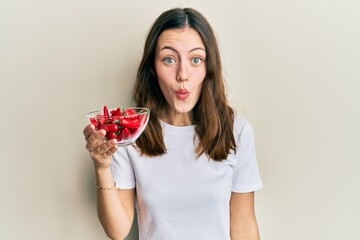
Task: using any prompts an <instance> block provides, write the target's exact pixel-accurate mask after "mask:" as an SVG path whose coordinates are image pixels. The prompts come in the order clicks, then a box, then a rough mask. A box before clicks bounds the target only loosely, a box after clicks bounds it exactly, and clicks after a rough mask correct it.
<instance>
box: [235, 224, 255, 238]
mask: <svg viewBox="0 0 360 240" xmlns="http://www.w3.org/2000/svg"><path fill="white" fill-rule="evenodd" d="M259 239H260V236H259V230H258V228H257V227H254V228H249V229H244V230H240V231H236V232H231V240H259Z"/></svg>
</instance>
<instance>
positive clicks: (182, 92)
mask: <svg viewBox="0 0 360 240" xmlns="http://www.w3.org/2000/svg"><path fill="white" fill-rule="evenodd" d="M175 93H176V97H177V98H178V99H179V100H185V99H187V98H188V97H189V91H188V90H187V89H186V88H184V89H179V90H177V91H176V92H175Z"/></svg>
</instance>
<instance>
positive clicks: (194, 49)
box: [160, 46, 206, 53]
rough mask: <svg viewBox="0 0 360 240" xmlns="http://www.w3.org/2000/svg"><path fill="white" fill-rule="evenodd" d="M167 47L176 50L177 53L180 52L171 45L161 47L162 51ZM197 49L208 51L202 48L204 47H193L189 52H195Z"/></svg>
mask: <svg viewBox="0 0 360 240" xmlns="http://www.w3.org/2000/svg"><path fill="white" fill-rule="evenodd" d="M165 49H169V50H172V51H174V52H176V53H179V52H178V51H177V50H176V49H175V48H173V47H170V46H165V47H163V48H161V49H160V52H161V51H162V50H165ZM196 50H202V51H204V52H205V53H206V51H205V49H204V48H202V47H196V48H193V49H191V50H190V51H189V53H191V52H193V51H196Z"/></svg>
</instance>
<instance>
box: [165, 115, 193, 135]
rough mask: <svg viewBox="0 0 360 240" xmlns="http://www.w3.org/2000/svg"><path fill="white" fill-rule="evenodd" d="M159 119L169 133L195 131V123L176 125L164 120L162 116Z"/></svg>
mask: <svg viewBox="0 0 360 240" xmlns="http://www.w3.org/2000/svg"><path fill="white" fill-rule="evenodd" d="M159 121H160V124H161V126H162V127H163V129H164V130H165V131H166V132H167V133H175V134H188V133H194V131H195V125H189V126H174V125H171V124H169V123H166V122H164V121H163V120H161V119H160V118H159Z"/></svg>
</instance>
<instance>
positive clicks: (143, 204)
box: [111, 116, 262, 240]
mask: <svg viewBox="0 0 360 240" xmlns="http://www.w3.org/2000/svg"><path fill="white" fill-rule="evenodd" d="M161 124H162V126H163V130H164V141H165V144H166V147H167V153H166V154H164V155H163V156H158V157H152V158H149V157H146V156H140V153H139V152H138V151H137V150H135V148H134V147H124V148H119V150H118V151H117V152H116V153H115V154H114V156H113V163H112V167H111V169H112V173H113V176H114V179H115V181H116V183H117V186H118V187H119V188H123V189H130V188H134V187H136V195H137V196H136V198H137V204H136V206H137V211H138V223H139V232H140V239H142V240H161V239H166V240H173V239H179V240H184V239H207V240H226V239H230V216H229V200H230V197H231V192H239V193H245V192H252V191H256V190H258V189H260V188H261V187H262V180H261V177H260V174H259V171H258V165H257V160H256V152H255V139H254V132H253V128H252V126H251V124H250V123H249V122H248V121H247V120H245V119H244V118H242V117H239V116H238V117H236V118H235V123H234V134H235V140H236V144H237V151H236V154H233V153H231V154H230V155H229V156H228V159H227V160H225V161H222V162H218V161H213V160H208V158H207V157H206V156H205V155H202V156H201V157H200V158H198V159H196V154H195V144H194V141H193V139H194V134H195V126H185V127H177V126H172V125H169V124H166V123H164V122H161Z"/></svg>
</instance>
